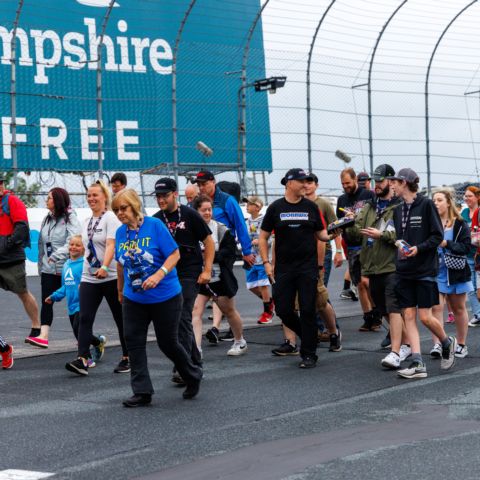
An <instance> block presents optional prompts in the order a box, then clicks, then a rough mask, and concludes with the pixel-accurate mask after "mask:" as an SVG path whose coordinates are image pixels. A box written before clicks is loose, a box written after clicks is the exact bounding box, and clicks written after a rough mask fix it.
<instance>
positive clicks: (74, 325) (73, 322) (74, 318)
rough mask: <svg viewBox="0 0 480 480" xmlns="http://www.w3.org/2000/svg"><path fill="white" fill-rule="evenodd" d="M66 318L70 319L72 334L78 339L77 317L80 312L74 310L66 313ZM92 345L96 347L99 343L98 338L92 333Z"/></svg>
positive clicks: (78, 317)
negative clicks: (69, 313)
mask: <svg viewBox="0 0 480 480" xmlns="http://www.w3.org/2000/svg"><path fill="white" fill-rule="evenodd" d="M68 318H69V319H70V325H71V326H72V330H73V334H74V335H75V338H76V339H77V340H78V324H79V321H80V320H79V319H80V312H75V313H74V314H72V315H68ZM92 345H93V346H94V347H96V346H97V345H100V339H99V338H98V337H96V336H95V335H92Z"/></svg>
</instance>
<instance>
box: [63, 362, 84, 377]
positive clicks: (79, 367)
mask: <svg viewBox="0 0 480 480" xmlns="http://www.w3.org/2000/svg"><path fill="white" fill-rule="evenodd" d="M65 368H66V369H67V370H68V371H69V372H73V373H76V374H77V375H84V376H85V375H88V365H85V364H84V363H83V360H82V359H81V358H77V359H76V360H74V361H73V362H70V363H66V364H65Z"/></svg>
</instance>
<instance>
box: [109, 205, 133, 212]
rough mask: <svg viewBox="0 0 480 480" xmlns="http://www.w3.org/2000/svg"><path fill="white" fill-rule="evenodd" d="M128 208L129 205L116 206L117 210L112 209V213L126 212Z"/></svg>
mask: <svg viewBox="0 0 480 480" xmlns="http://www.w3.org/2000/svg"><path fill="white" fill-rule="evenodd" d="M128 207H130V205H120V206H118V207H117V208H114V209H113V213H118V212H121V213H123V212H126V211H127V210H128Z"/></svg>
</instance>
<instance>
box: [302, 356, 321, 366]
mask: <svg viewBox="0 0 480 480" xmlns="http://www.w3.org/2000/svg"><path fill="white" fill-rule="evenodd" d="M298 366H299V368H314V367H316V366H317V359H316V358H314V357H303V358H302V361H301V362H300V363H299V364H298Z"/></svg>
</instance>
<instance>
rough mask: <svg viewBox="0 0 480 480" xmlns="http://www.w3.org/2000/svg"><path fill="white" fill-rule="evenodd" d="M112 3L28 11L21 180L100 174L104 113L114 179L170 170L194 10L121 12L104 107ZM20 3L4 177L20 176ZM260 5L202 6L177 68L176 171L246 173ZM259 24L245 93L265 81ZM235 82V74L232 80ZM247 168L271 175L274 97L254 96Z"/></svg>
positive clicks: (70, 2)
mask: <svg viewBox="0 0 480 480" xmlns="http://www.w3.org/2000/svg"><path fill="white" fill-rule="evenodd" d="M109 3H110V2H109V0H28V1H25V2H24V4H23V7H22V9H21V11H20V15H19V23H18V29H17V39H16V55H15V57H16V73H17V78H16V84H15V92H16V95H15V98H16V112H17V113H16V115H17V120H16V124H17V129H16V130H17V133H16V136H17V145H18V148H17V157H18V167H19V169H21V170H57V171H94V170H96V169H97V168H98V152H97V150H98V138H97V107H98V104H99V102H100V101H101V107H102V111H103V115H102V118H103V123H102V134H103V148H102V150H103V161H104V169H105V170H123V171H128V170H130V171H131V170H143V169H147V168H150V167H152V166H154V165H158V164H162V163H165V164H171V163H172V157H173V140H172V59H173V49H174V45H175V38H176V36H177V32H178V28H179V26H180V24H181V21H182V19H183V18H184V13H185V11H186V10H187V8H188V6H189V4H190V1H187V0H158V1H157V0H149V1H146V0H118V1H117V2H116V3H115V6H114V8H113V9H112V11H111V14H110V17H109V18H108V22H107V23H106V31H105V37H104V39H103V47H102V62H101V64H102V85H101V96H100V97H97V66H98V55H97V50H98V44H99V42H100V34H101V31H102V25H103V23H104V21H105V16H106V12H107V6H108V4H109ZM18 4H19V2H17V1H16V0H8V1H5V2H2V4H1V6H0V116H1V127H2V128H1V133H2V149H1V153H0V169H1V170H8V169H10V168H12V149H11V142H12V134H11V125H10V123H11V95H10V92H11V58H12V48H11V39H12V29H13V26H14V20H15V16H16V11H17V8H18ZM259 8H260V2H259V0H242V2H232V3H229V2H228V1H226V2H221V1H219V0H198V1H197V2H195V5H194V7H193V9H192V11H191V14H190V16H189V17H188V20H187V23H186V25H185V30H184V33H183V36H182V42H181V43H180V47H179V52H178V62H177V132H178V142H177V143H178V160H179V163H180V165H181V164H182V163H199V164H200V163H204V162H205V159H204V158H202V157H201V155H200V153H199V152H198V151H196V150H195V144H196V143H197V142H198V141H202V142H204V143H206V144H207V145H208V146H210V147H211V148H212V149H213V150H214V155H213V156H212V157H211V158H210V159H209V161H211V162H215V163H220V164H232V166H233V165H234V164H236V163H237V147H238V131H237V126H238V110H237V93H238V89H239V87H240V78H239V76H240V75H239V70H240V69H241V64H242V53H243V46H244V44H245V38H246V36H247V33H248V29H249V28H250V26H251V24H252V22H253V20H254V18H255V15H256V13H257V12H258V10H259ZM261 30H262V28H261V23H259V24H258V26H257V28H256V30H255V34H254V36H253V38H252V43H251V53H250V59H249V69H248V81H252V80H254V79H257V78H263V77H264V76H265V61H264V51H263V37H262V32H261ZM232 72H233V73H232ZM248 96H249V99H250V98H251V99H252V102H251V105H249V108H248V122H247V131H248V137H247V139H248V141H247V148H248V149H247V167H248V169H249V170H271V144H270V126H269V116H268V99H267V94H266V93H255V94H253V93H250V91H249V92H248Z"/></svg>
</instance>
